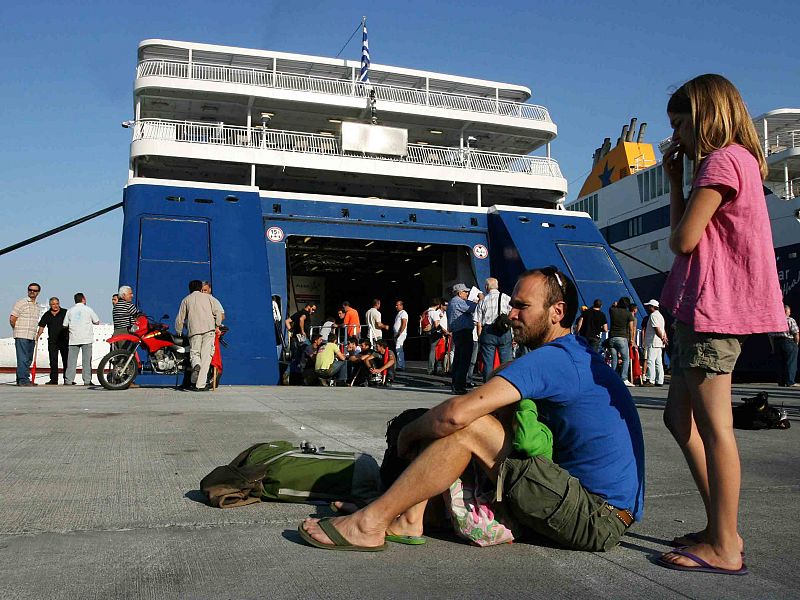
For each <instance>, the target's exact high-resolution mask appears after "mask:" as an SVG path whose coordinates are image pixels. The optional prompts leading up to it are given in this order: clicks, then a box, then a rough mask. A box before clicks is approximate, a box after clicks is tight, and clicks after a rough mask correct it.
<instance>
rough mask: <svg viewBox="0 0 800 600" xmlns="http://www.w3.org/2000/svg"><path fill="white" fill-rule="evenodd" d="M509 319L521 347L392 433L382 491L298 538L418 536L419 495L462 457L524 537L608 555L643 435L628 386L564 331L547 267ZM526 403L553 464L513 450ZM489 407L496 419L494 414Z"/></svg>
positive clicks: (562, 286) (629, 509)
mask: <svg viewBox="0 0 800 600" xmlns="http://www.w3.org/2000/svg"><path fill="white" fill-rule="evenodd" d="M511 307H512V310H511V313H510V314H509V317H510V318H511V321H512V323H513V328H514V334H515V338H516V339H517V341H518V342H519V343H522V344H525V345H526V346H527V347H528V348H530V349H531V351H530V352H528V353H527V354H526V355H524V356H522V357H521V358H519V359H517V360H516V361H515V362H514V363H512V364H511V365H509V366H508V367H507V368H506V369H505V370H503V371H502V372H501V373H499V374H498V375H497V376H496V377H494V378H492V379H491V380H490V381H489V382H488V383H486V384H485V385H484V386H483V387H481V388H478V389H476V390H473V391H471V392H469V393H468V394H466V395H463V396H455V397H453V398H450V399H449V400H447V401H445V402H443V403H442V404H440V405H438V406H436V407H434V408H432V409H431V410H429V411H428V412H426V413H425V414H424V415H422V416H421V417H419V418H418V419H417V420H416V421H414V422H412V423H411V424H410V425H408V426H406V427H405V428H403V430H402V432H401V433H400V436H399V440H398V452H399V453H400V455H401V456H406V457H412V456H414V455H415V454H417V456H416V458H415V460H414V461H413V462H412V463H411V465H410V466H409V467H408V468H407V469H406V470H405V471H404V472H403V473H402V474H401V475H400V477H399V478H398V479H397V481H395V482H394V484H393V485H392V486H391V487H390V488H389V490H388V491H387V492H386V493H385V494H384V495H383V496H381V497H380V498H378V499H377V500H375V501H374V502H373V503H371V504H369V505H368V506H366V507H364V508H363V509H361V510H359V511H357V512H355V513H353V514H352V515H348V516H343V517H337V518H333V519H321V520H320V519H313V518H309V519H306V520H305V521H304V522H303V523H302V524H301V526H300V529H299V531H300V535H301V536H302V537H303V539H304V540H305V541H306V542H308V543H309V544H311V545H313V546H316V547H319V548H324V549H331V548H335V549H337V550H358V551H376V550H382V549H384V548H385V547H386V544H385V536H386V532H387V531H391V533H392V534H394V535H410V536H418V535H420V534H421V533H422V516H423V512H424V510H425V505H426V502H427V500H428V499H429V498H432V497H434V496H436V495H438V494H441V493H442V492H444V491H445V490H447V489H448V487H449V486H450V485H451V484H452V483H453V481H455V479H456V478H457V477H458V476H459V475H460V474H461V473H462V472H463V471H464V469H465V467H466V466H467V465H468V464H469V462H470V460H472V458H475V459H476V460H477V461H478V463H479V464H480V465H481V466H482V467H483V468H484V469H485V470H486V472H487V473H488V474H489V476H490V477H491V478H493V479H494V480H495V481H496V484H497V491H498V494H499V495H501V496H502V501H503V502H504V503H505V505H506V507H507V508H508V510H509V511H510V512H511V514H512V516H513V517H514V518H515V519H516V521H517V522H518V523H519V524H520V525H522V526H523V527H524V528H525V530H526V531H527V532H531V533H535V534H538V535H540V536H544V537H546V538H548V539H550V540H552V541H554V542H556V543H558V544H560V545H562V546H565V547H567V548H572V549H576V550H587V551H601V550H609V549H610V548H613V547H614V546H616V545H617V544H618V543H619V540H620V538H621V537H622V535H623V534H624V533H625V531H626V530H627V528H628V527H629V526H630V525H631V524H632V523H633V522H634V521H638V520H640V519H641V516H642V511H643V502H644V442H643V439H642V429H641V425H640V423H639V416H638V414H637V412H636V407H635V405H634V403H633V399H632V398H631V395H630V393H629V392H628V391H627V389H626V387H625V386H624V385H623V383H622V381H621V380H620V379H619V377H617V376H616V375H615V374H614V372H613V371H612V370H611V369H610V368H609V367H608V366H607V365H605V363H603V361H602V359H601V358H600V356H599V355H598V354H597V353H595V352H593V351H591V350H590V348H589V346H588V345H587V343H586V341H585V340H582V339H578V338H576V337H575V336H574V335H572V334H571V333H570V326H571V325H572V322H573V320H574V319H575V312H576V310H577V307H578V297H577V290H576V289H575V286H574V284H573V283H572V281H570V280H569V279H568V278H567V277H566V275H564V274H563V273H561V272H559V271H558V270H557V269H556V268H555V267H547V268H544V269H536V270H531V271H526V272H524V273H523V274H522V275H521V276H520V278H519V281H518V282H517V285H516V287H515V288H514V293H513V297H512V301H511ZM523 398H528V399H533V400H535V402H536V405H537V406H538V409H539V417H540V419H541V421H542V422H543V423H544V424H545V425H547V426H548V427H549V429H550V430H551V431H552V433H553V460H552V461H550V460H548V459H547V458H546V456H543V455H538V456H526V455H525V454H521V453H515V452H514V451H513V439H514V438H513V433H512V431H513V427H512V423H511V418H512V416H513V415H514V411H511V410H500V409H502V408H503V407H515V406H516V405H518V403H519V402H520V400H521V399H523ZM494 413H497V414H499V415H500V416H499V417H496V416H494Z"/></svg>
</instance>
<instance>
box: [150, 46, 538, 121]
mask: <svg viewBox="0 0 800 600" xmlns="http://www.w3.org/2000/svg"><path fill="white" fill-rule="evenodd" d="M136 76H137V78H138V77H153V76H157V77H177V78H183V79H200V80H204V81H220V82H225V83H236V84H242V85H254V86H259V87H270V88H277V89H284V90H292V91H299V92H312V93H319V94H331V95H336V96H356V97H360V98H366V97H367V96H369V94H370V92H374V93H375V98H376V99H377V100H379V101H381V100H382V101H385V102H397V103H400V104H416V105H424V106H433V107H437V108H446V109H453V110H463V111H468V112H478V113H486V114H498V115H501V116H505V117H516V118H520V119H529V120H534V121H544V122H547V123H552V119H551V118H550V112H549V111H548V110H547V108H545V107H544V106H539V105H536V104H528V103H525V102H514V101H510V100H500V99H498V98H486V97H480V96H469V95H466V94H454V93H450V92H438V91H429V90H424V89H419V88H404V87H398V86H393V85H385V84H369V85H366V84H362V83H359V82H355V81H352V80H350V79H334V78H328V77H317V76H310V75H297V74H293V73H283V72H280V71H268V70H264V69H253V68H243V67H229V66H225V65H211V64H204V63H192V64H191V70H190V67H189V63H188V62H182V61H173V60H143V61H141V62H140V63H139V64H138V66H137V69H136Z"/></svg>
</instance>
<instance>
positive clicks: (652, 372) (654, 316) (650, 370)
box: [642, 300, 667, 387]
mask: <svg viewBox="0 0 800 600" xmlns="http://www.w3.org/2000/svg"><path fill="white" fill-rule="evenodd" d="M644 307H645V308H646V309H647V312H649V313H650V317H649V318H648V319H647V327H646V328H645V330H644V351H645V353H646V354H647V371H646V372H645V382H644V384H642V385H644V386H647V387H649V386H653V385H657V386H662V385H664V362H663V357H662V354H663V352H664V345H665V343H666V341H667V332H666V329H665V327H664V316H663V315H662V314H661V313H660V312H659V310H658V300H650V302H648V303H647V304H645V305H644Z"/></svg>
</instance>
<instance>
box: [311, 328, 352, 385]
mask: <svg viewBox="0 0 800 600" xmlns="http://www.w3.org/2000/svg"><path fill="white" fill-rule="evenodd" d="M314 373H315V374H316V376H317V377H319V378H320V379H325V380H328V381H330V384H331V385H334V382H336V384H339V385H344V384H345V381H346V378H347V362H345V359H344V354H342V351H341V350H339V346H338V345H337V344H336V334H335V333H331V334H330V335H329V336H328V342H327V343H326V344H325V345H324V346H322V348H320V350H319V351H317V357H316V361H315V363H314Z"/></svg>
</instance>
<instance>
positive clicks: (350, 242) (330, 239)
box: [120, 30, 632, 384]
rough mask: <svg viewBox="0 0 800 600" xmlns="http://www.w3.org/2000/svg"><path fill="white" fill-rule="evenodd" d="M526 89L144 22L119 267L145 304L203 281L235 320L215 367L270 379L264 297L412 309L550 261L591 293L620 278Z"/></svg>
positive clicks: (284, 302)
mask: <svg viewBox="0 0 800 600" xmlns="http://www.w3.org/2000/svg"><path fill="white" fill-rule="evenodd" d="M365 36H366V30H365ZM365 42H366V40H365ZM364 45H365V46H366V45H367V44H366V43H365V44H364ZM530 99H531V90H530V89H529V88H528V87H526V86H524V85H518V84H509V83H500V82H496V81H489V80H483V79H475V78H471V77H465V76H460V75H449V74H444V73H435V72H430V71H424V70H418V69H411V68H401V67H390V66H386V65H384V64H376V63H369V61H368V60H365V57H363V56H362V60H345V59H337V58H325V57H317V56H307V55H302V54H289V53H283V52H274V51H268V50H255V49H245V48H235V47H228V46H217V45H209V44H201V43H191V42H180V41H170V40H160V39H159V40H145V41H143V42H142V43H141V44H140V45H139V49H138V65H137V70H136V77H135V85H134V97H133V115H132V116H133V118H132V119H131V120H130V121H127V122H125V123H124V125H125V126H128V127H130V128H131V131H132V133H133V138H132V142H131V153H130V163H129V180H128V184H127V186H126V189H125V196H124V210H125V221H124V229H123V240H122V252H121V262H120V281H121V282H124V283H125V284H129V285H131V286H132V287H133V288H134V291H135V294H136V298H137V304H138V305H139V306H140V308H142V309H143V310H145V311H146V312H147V313H148V314H152V315H160V314H162V313H166V314H171V315H174V314H175V311H176V309H177V306H178V304H179V302H180V299H181V298H182V297H183V296H184V295H185V293H186V284H187V281H188V280H190V279H204V280H209V281H211V282H212V285H213V290H214V295H215V296H217V297H218V298H219V299H220V300H221V301H222V303H223V305H224V306H225V314H226V324H228V325H230V327H231V332H230V334H228V336H227V338H226V339H227V341H228V342H229V349H228V350H226V367H225V370H226V381H227V382H230V383H264V384H270V383H276V382H277V381H278V380H279V376H278V371H279V368H280V365H279V364H278V362H277V360H276V358H275V357H274V356H273V355H272V354H271V353H270V352H268V351H266V350H265V349H268V348H275V337H276V330H275V328H274V327H273V321H272V314H271V311H270V310H269V304H270V299H274V300H276V301H277V302H278V304H279V305H280V308H281V311H282V317H284V318H285V317H286V316H287V315H290V314H291V313H293V312H294V311H295V310H297V308H298V307H302V306H303V304H304V303H305V302H314V303H316V304H317V306H318V312H317V313H316V314H315V315H314V321H313V323H314V324H320V323H322V322H323V321H324V320H325V318H326V317H328V316H335V311H336V308H337V307H338V306H339V305H340V304H341V302H342V301H345V300H348V301H350V303H351V304H352V305H353V306H354V307H355V308H357V309H358V310H359V312H360V313H361V314H362V315H363V313H364V311H366V310H367V309H368V308H369V307H370V305H371V302H372V299H373V298H380V299H382V300H383V306H384V309H383V310H384V322H391V321H392V319H393V316H394V315H393V311H391V307H392V306H393V305H394V301H395V300H396V299H403V300H404V301H405V303H406V310H407V311H408V312H409V314H410V315H416V314H419V312H420V311H421V310H422V309H423V308H425V307H427V306H428V301H429V299H430V298H431V297H433V296H441V295H443V294H444V293H445V291H446V290H447V289H448V287H449V286H452V285H453V284H454V283H456V282H466V283H468V284H477V285H479V286H480V285H481V284H482V280H483V279H484V278H485V277H487V276H489V275H490V274H491V275H493V276H496V277H498V278H499V279H500V281H501V284H502V286H503V288H504V289H506V290H509V291H510V289H511V287H512V286H513V284H514V281H515V279H516V277H517V275H518V274H519V273H520V272H521V271H522V270H523V269H524V268H528V267H532V266H542V265H548V264H554V265H557V266H559V267H560V268H562V269H564V270H565V271H566V272H569V273H571V274H572V276H573V277H574V278H575V280H576V281H577V283H578V287H579V290H580V291H581V295H582V299H583V300H584V303H586V301H587V299H588V301H591V299H592V298H594V297H603V298H606V299H608V301H609V302H610V300H611V298H613V297H614V296H616V297H619V296H620V295H622V294H629V293H631V292H632V287H631V286H630V283H629V282H628V281H627V279H626V278H625V275H624V273H623V272H622V270H621V269H620V268H619V265H618V263H617V262H616V260H615V259H614V257H613V255H612V254H611V253H610V251H609V250H608V247H607V245H606V244H605V242H604V241H603V239H602V237H601V236H600V234H599V232H598V231H597V228H596V227H595V226H594V224H593V223H592V221H591V219H589V218H588V217H586V216H584V215H577V214H574V213H569V212H567V211H564V210H563V201H564V198H565V197H566V194H567V183H566V180H565V178H564V177H563V176H562V174H561V171H560V169H559V166H558V163H557V162H556V160H555V159H554V158H553V157H552V156H551V142H552V140H553V139H554V138H555V137H556V135H557V127H556V124H555V123H554V122H553V120H552V119H551V117H550V113H549V111H548V109H547V108H545V107H543V106H539V105H536V104H533V103H531V102H530ZM413 320H414V319H412V321H413ZM414 333H416V332H413V331H412V338H413V334H414ZM415 344H417V342H416V341H414V339H411V340H409V342H407V345H406V349H407V353H409V352H410V353H411V354H412V355H413V353H414V352H415V350H414V348H415ZM420 352H421V349H420Z"/></svg>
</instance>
